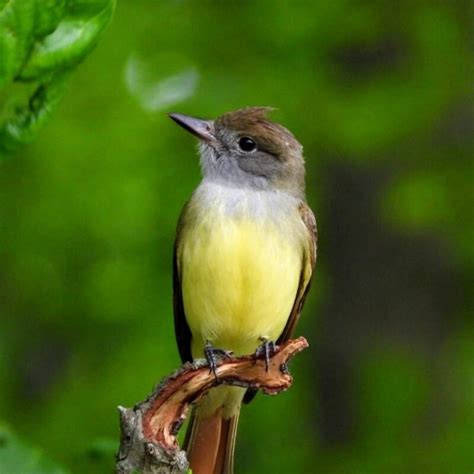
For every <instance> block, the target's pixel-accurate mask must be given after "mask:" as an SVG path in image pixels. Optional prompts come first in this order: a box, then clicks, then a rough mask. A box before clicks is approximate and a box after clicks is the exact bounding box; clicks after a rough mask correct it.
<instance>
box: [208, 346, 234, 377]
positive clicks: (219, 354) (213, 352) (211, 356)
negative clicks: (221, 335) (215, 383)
mask: <svg viewBox="0 0 474 474" xmlns="http://www.w3.org/2000/svg"><path fill="white" fill-rule="evenodd" d="M231 356H232V351H225V350H224V349H217V348H215V347H213V346H212V344H211V343H210V341H206V345H205V346H204V357H205V358H206V361H207V364H208V365H209V373H211V372H212V373H213V374H214V377H215V378H216V379H217V372H216V370H217V367H218V365H219V364H218V362H219V359H230V357H231Z"/></svg>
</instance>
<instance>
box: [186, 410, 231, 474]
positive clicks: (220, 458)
mask: <svg viewBox="0 0 474 474" xmlns="http://www.w3.org/2000/svg"><path fill="white" fill-rule="evenodd" d="M238 423H239V412H237V414H236V415H234V416H232V417H231V418H228V419H224V418H222V416H221V413H220V410H219V411H218V412H216V414H214V415H212V416H210V417H206V418H202V417H199V415H196V412H195V411H193V414H192V415H191V419H190V422H189V426H188V430H187V432H186V439H185V441H184V449H185V450H186V453H187V455H188V460H189V463H190V465H191V470H192V471H193V474H233V472H234V448H235V438H236V435H237V425H238Z"/></svg>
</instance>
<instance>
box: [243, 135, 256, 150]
mask: <svg viewBox="0 0 474 474" xmlns="http://www.w3.org/2000/svg"><path fill="white" fill-rule="evenodd" d="M239 147H240V149H241V150H242V151H247V152H249V151H254V150H255V149H256V148H257V144H256V143H255V142H254V141H253V140H252V139H251V138H250V137H242V138H240V139H239Z"/></svg>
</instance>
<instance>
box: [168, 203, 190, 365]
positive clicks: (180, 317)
mask: <svg viewBox="0 0 474 474" xmlns="http://www.w3.org/2000/svg"><path fill="white" fill-rule="evenodd" d="M187 206H188V203H186V205H185V206H184V208H183V210H182V212H181V216H180V218H179V221H178V228H177V230H176V240H175V242H174V252H173V310H174V333H175V337H176V343H177V345H178V350H179V355H180V356H181V361H182V362H188V361H190V362H191V361H192V360H193V356H192V354H191V330H190V329H189V326H188V323H187V321H186V316H185V314H184V304H183V294H182V292H181V275H180V271H179V243H180V238H181V234H182V230H183V220H184V214H185V213H186V209H187Z"/></svg>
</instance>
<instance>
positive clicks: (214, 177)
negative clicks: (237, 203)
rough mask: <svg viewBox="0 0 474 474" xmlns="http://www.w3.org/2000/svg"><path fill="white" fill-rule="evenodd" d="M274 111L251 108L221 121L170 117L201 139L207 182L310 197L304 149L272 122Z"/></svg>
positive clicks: (204, 174)
mask: <svg viewBox="0 0 474 474" xmlns="http://www.w3.org/2000/svg"><path fill="white" fill-rule="evenodd" d="M271 110H273V109H271V108H269V107H248V108H244V109H240V110H236V111H234V112H228V113H226V114H224V115H222V116H221V117H219V118H217V119H216V120H202V119H197V118H194V117H189V116H187V115H181V114H170V117H171V118H172V119H173V120H174V121H175V122H176V123H178V124H179V125H181V126H182V127H183V128H185V129H186V130H188V131H189V132H191V133H192V134H194V135H196V136H197V137H198V138H199V139H200V152H201V167H202V172H203V176H204V178H205V179H209V180H211V181H216V182H221V183H223V184H228V185H234V186H240V187H248V188H253V189H260V190H280V191H284V192H288V193H290V194H293V195H295V196H298V197H303V195H304V159H303V149H302V146H301V145H300V143H299V142H298V141H297V140H296V138H295V137H294V136H293V134H292V133H291V132H290V131H289V130H287V129H286V128H284V127H282V126H281V125H279V124H277V123H274V122H271V121H270V120H268V118H267V115H268V113H269V112H270V111H271Z"/></svg>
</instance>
